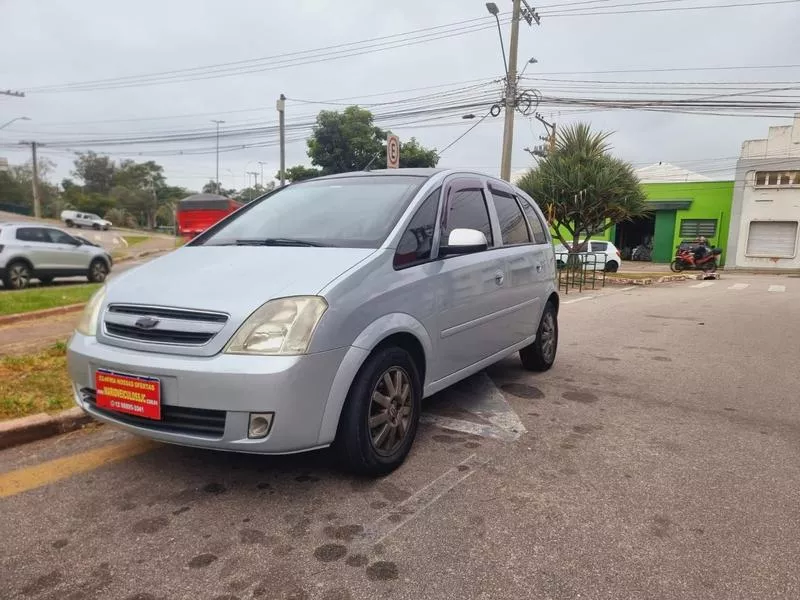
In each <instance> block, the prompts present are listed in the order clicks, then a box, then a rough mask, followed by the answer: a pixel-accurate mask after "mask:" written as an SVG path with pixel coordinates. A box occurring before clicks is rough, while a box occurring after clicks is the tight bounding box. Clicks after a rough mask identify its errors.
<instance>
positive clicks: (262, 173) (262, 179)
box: [258, 161, 267, 188]
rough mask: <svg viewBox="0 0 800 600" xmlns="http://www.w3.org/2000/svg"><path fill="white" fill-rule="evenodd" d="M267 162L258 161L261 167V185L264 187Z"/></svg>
mask: <svg viewBox="0 0 800 600" xmlns="http://www.w3.org/2000/svg"><path fill="white" fill-rule="evenodd" d="M265 164H267V163H265V162H263V161H258V165H259V166H260V167H261V187H262V188H263V187H264V165H265Z"/></svg>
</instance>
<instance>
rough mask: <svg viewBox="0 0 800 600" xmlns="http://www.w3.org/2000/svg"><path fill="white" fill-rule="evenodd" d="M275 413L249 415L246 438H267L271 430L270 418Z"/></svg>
mask: <svg viewBox="0 0 800 600" xmlns="http://www.w3.org/2000/svg"><path fill="white" fill-rule="evenodd" d="M274 415H275V413H250V425H249V426H248V427H247V437H249V438H250V439H259V438H264V437H267V434H268V433H269V430H270V429H271V428H272V417H273V416H274Z"/></svg>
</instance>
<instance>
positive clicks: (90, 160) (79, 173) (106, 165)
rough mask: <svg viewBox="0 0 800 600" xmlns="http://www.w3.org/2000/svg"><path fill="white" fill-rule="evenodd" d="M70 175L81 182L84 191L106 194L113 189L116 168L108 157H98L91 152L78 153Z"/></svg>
mask: <svg viewBox="0 0 800 600" xmlns="http://www.w3.org/2000/svg"><path fill="white" fill-rule="evenodd" d="M77 155H78V158H76V159H75V169H74V170H73V171H72V174H73V175H74V176H75V177H77V178H78V179H80V180H81V181H83V187H84V191H86V192H97V193H98V194H108V193H110V192H111V188H112V187H114V183H115V182H114V174H115V173H116V170H117V167H116V165H115V164H114V161H113V160H111V159H110V158H109V157H108V156H100V155H99V154H96V153H95V152H92V151H91V150H90V151H89V152H78V153H77Z"/></svg>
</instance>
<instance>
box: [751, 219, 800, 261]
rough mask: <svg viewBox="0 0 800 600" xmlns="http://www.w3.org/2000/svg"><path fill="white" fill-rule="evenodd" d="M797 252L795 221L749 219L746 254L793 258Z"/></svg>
mask: <svg viewBox="0 0 800 600" xmlns="http://www.w3.org/2000/svg"><path fill="white" fill-rule="evenodd" d="M796 252H797V221H750V232H749V234H748V236H747V249H746V250H745V254H746V255H747V256H760V257H766V258H794V256H795V254H796Z"/></svg>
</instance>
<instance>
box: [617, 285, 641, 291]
mask: <svg viewBox="0 0 800 600" xmlns="http://www.w3.org/2000/svg"><path fill="white" fill-rule="evenodd" d="M637 287H638V286H635V285H632V286H631V287H626V288H622V289H621V290H619V291H620V292H630V291H631V290H635V289H636V288H637Z"/></svg>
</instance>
